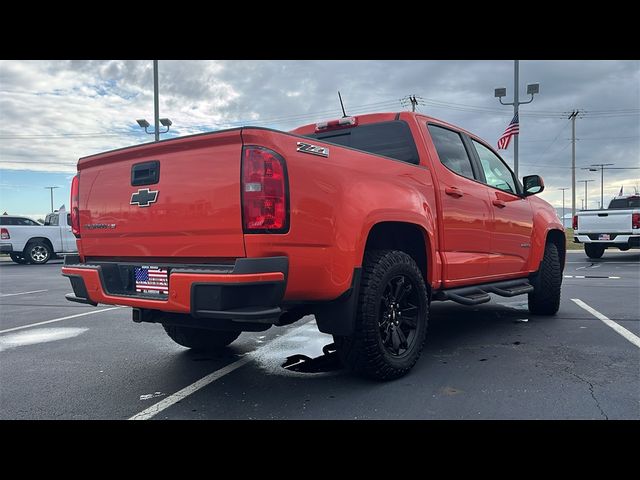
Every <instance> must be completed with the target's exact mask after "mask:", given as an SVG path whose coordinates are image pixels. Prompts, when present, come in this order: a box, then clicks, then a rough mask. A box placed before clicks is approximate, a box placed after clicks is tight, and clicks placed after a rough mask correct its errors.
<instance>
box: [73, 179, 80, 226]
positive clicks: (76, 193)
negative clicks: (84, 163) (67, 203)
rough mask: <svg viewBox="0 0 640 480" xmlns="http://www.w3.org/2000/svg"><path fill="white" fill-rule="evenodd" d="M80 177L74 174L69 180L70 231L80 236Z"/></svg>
mask: <svg viewBox="0 0 640 480" xmlns="http://www.w3.org/2000/svg"><path fill="white" fill-rule="evenodd" d="M79 182H80V177H78V175H76V176H75V177H73V180H72V181H71V231H72V232H73V234H74V235H75V236H76V237H80V185H79Z"/></svg>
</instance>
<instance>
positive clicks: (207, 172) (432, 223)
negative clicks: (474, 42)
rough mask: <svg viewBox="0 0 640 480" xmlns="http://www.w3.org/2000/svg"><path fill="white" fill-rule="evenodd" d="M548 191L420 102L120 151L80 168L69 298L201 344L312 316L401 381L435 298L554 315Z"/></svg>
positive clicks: (559, 239)
mask: <svg viewBox="0 0 640 480" xmlns="http://www.w3.org/2000/svg"><path fill="white" fill-rule="evenodd" d="M543 188H544V184H543V181H542V179H541V178H540V177H539V176H537V175H531V176H527V177H524V179H523V183H522V184H521V183H520V181H519V180H518V179H517V178H516V177H515V176H514V174H513V173H512V171H511V170H510V169H509V167H508V166H507V164H506V163H505V162H504V161H503V160H502V159H501V158H500V156H499V155H498V154H497V153H496V152H495V151H494V150H493V149H492V148H491V147H490V146H489V145H488V144H487V143H486V142H484V141H483V140H481V139H480V138H478V137H477V136H475V135H473V134H472V133H469V132H466V131H464V130H462V129H460V128H457V127H455V126H453V125H450V124H448V123H445V122H442V121H440V120H437V119H435V118H431V117H427V116H424V115H421V114H417V113H409V112H401V113H379V114H369V115H361V116H356V117H345V118H342V119H339V120H333V121H328V122H322V123H318V124H313V125H306V126H302V127H300V128H297V129H295V130H293V131H290V132H282V131H277V130H272V129H267V128H259V127H242V128H235V129H230V130H223V131H218V132H212V133H205V134H199V135H191V136H187V137H180V138H174V139H169V140H163V141H160V142H155V143H147V144H144V145H138V146H133V147H129V148H123V149H119V150H113V151H109V152H105V153H100V154H97V155H92V156H89V157H85V158H81V159H80V160H79V162H78V174H77V175H76V176H75V178H74V179H73V182H72V189H71V197H72V198H71V208H72V213H71V215H72V226H73V232H74V234H75V235H76V237H77V245H78V255H74V256H67V257H66V261H65V264H64V266H63V268H62V273H63V275H64V276H66V277H68V278H69V279H70V281H71V286H72V288H73V294H68V295H67V296H66V298H67V299H68V300H70V301H74V302H81V303H87V304H91V305H97V304H99V303H100V304H117V305H126V306H130V307H132V308H133V313H132V316H133V320H134V321H135V322H157V323H161V324H162V325H163V326H164V328H165V330H166V332H167V334H168V335H169V336H170V337H171V338H172V339H173V340H175V341H176V342H177V343H179V344H181V345H184V346H186V347H190V348H194V349H211V348H219V347H222V346H225V345H228V344H230V343H231V342H233V341H234V340H235V339H236V338H237V337H238V336H239V335H240V333H241V332H243V331H262V330H266V329H268V328H270V327H271V326H272V325H278V326H280V325H287V324H290V323H293V322H295V321H297V320H299V319H301V318H302V317H303V316H305V315H309V314H314V315H315V318H316V322H317V325H318V328H319V330H320V331H322V332H325V333H329V334H332V335H333V336H334V339H335V345H336V349H337V351H338V353H339V356H340V358H341V360H342V361H343V363H344V364H345V365H346V366H347V367H348V368H350V369H352V370H354V371H356V372H358V373H360V374H363V375H366V376H369V377H373V378H377V379H392V378H397V377H399V376H402V375H404V374H405V373H406V372H408V371H409V370H410V369H411V367H412V366H413V365H414V364H415V362H416V361H417V359H418V357H419V356H420V353H421V351H422V348H423V345H424V342H425V339H426V336H427V321H428V317H429V305H430V303H431V302H432V301H442V300H452V301H454V302H458V303H461V304H464V305H476V304H480V303H484V302H488V301H489V300H490V299H491V297H490V295H489V294H491V293H493V294H497V295H502V296H506V297H512V296H515V295H521V294H528V300H529V309H530V311H531V312H532V313H534V314H539V315H553V314H555V313H556V312H557V310H558V308H559V303H560V287H561V282H562V270H563V268H564V261H565V234H564V229H563V227H562V224H561V223H560V221H559V219H558V217H557V215H556V213H555V211H554V209H553V208H552V207H551V206H550V205H549V204H548V203H546V202H545V201H543V200H541V199H540V198H538V197H535V196H534V195H535V194H536V193H540V192H541V191H542V190H543Z"/></svg>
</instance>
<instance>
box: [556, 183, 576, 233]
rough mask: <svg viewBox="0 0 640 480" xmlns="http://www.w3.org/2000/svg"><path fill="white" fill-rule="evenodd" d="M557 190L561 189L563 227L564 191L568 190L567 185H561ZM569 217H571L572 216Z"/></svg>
mask: <svg viewBox="0 0 640 480" xmlns="http://www.w3.org/2000/svg"><path fill="white" fill-rule="evenodd" d="M558 190H562V226H563V227H564V191H565V190H569V187H562V188H559V189H558ZM571 218H573V216H572V217H571Z"/></svg>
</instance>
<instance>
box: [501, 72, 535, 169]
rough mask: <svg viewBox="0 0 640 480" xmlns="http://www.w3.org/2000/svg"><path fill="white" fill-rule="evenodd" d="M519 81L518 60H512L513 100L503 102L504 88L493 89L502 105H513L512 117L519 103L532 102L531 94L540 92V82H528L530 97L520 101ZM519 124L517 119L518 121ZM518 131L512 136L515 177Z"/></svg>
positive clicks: (505, 92)
mask: <svg viewBox="0 0 640 480" xmlns="http://www.w3.org/2000/svg"><path fill="white" fill-rule="evenodd" d="M519 83H520V60H514V64H513V102H509V103H505V102H503V101H502V97H504V96H506V95H507V89H506V88H496V89H495V90H494V96H495V97H497V98H498V100H500V103H501V104H502V105H513V116H514V118H518V117H517V115H518V109H519V107H520V105H525V104H527V103H531V102H533V96H534V95H535V94H536V93H540V84H539V83H530V84H528V85H527V94H528V95H531V98H530V99H529V100H527V101H526V102H521V101H520V90H519V88H518V85H519ZM518 124H519V121H518ZM519 136H520V134H519V133H516V134H515V135H514V136H513V137H514V138H513V172H514V173H515V174H516V178H518V137H519Z"/></svg>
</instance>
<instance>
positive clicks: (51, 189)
mask: <svg viewBox="0 0 640 480" xmlns="http://www.w3.org/2000/svg"><path fill="white" fill-rule="evenodd" d="M44 188H48V189H49V190H50V191H51V211H52V212H53V189H54V188H60V187H44Z"/></svg>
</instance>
